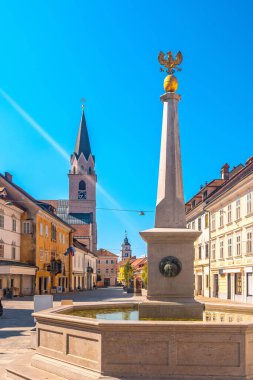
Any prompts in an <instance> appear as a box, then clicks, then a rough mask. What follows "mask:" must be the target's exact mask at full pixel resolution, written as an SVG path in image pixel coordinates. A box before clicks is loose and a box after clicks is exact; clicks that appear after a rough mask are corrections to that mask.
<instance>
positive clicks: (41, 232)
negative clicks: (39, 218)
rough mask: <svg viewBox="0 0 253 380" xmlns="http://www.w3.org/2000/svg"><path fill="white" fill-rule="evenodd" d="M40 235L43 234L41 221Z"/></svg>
mask: <svg viewBox="0 0 253 380" xmlns="http://www.w3.org/2000/svg"><path fill="white" fill-rule="evenodd" d="M40 236H43V223H40Z"/></svg>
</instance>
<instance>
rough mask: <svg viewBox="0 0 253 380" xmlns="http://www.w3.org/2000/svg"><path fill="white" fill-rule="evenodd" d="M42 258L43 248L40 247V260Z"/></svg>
mask: <svg viewBox="0 0 253 380" xmlns="http://www.w3.org/2000/svg"><path fill="white" fill-rule="evenodd" d="M42 260H43V250H42V249H40V261H42Z"/></svg>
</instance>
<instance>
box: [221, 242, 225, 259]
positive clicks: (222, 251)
mask: <svg viewBox="0 0 253 380" xmlns="http://www.w3.org/2000/svg"><path fill="white" fill-rule="evenodd" d="M223 258H224V241H223V240H220V259H223Z"/></svg>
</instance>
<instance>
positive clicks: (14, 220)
mask: <svg viewBox="0 0 253 380" xmlns="http://www.w3.org/2000/svg"><path fill="white" fill-rule="evenodd" d="M12 231H14V232H16V231H17V221H16V219H12Z"/></svg>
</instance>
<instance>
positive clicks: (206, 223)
mask: <svg viewBox="0 0 253 380" xmlns="http://www.w3.org/2000/svg"><path fill="white" fill-rule="evenodd" d="M208 227H209V217H208V214H207V213H206V214H205V228H208Z"/></svg>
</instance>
